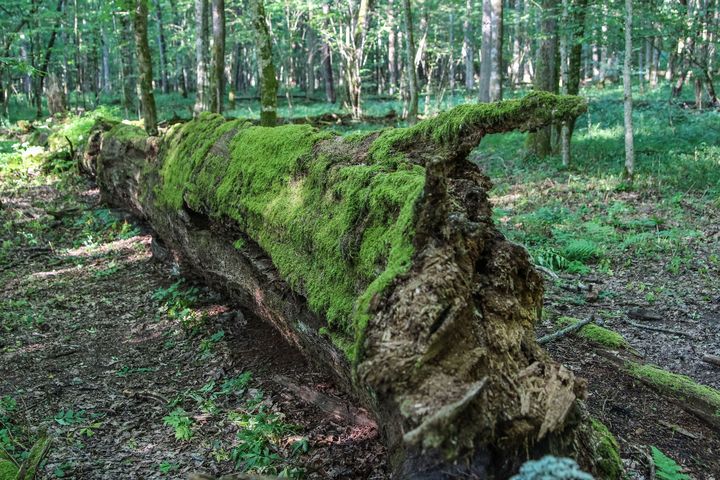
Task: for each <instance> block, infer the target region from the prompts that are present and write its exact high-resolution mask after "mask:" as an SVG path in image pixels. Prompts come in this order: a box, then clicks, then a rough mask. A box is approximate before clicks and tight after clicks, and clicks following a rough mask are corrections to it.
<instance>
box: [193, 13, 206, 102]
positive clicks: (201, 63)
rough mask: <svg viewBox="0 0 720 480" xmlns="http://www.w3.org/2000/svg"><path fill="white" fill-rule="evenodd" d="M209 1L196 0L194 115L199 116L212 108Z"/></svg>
mask: <svg viewBox="0 0 720 480" xmlns="http://www.w3.org/2000/svg"><path fill="white" fill-rule="evenodd" d="M208 2H209V0H195V68H196V73H195V82H196V89H195V107H194V109H193V113H194V115H195V116H198V115H199V114H200V112H204V111H206V110H207V109H208V108H210V104H209V100H210V99H209V98H208V97H209V96H210V92H209V78H208V65H207V64H208V48H209V41H208V37H209V34H210V33H209V30H210V27H209V10H210V6H209V3H208Z"/></svg>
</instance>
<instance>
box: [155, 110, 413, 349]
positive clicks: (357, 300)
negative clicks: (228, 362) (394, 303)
mask: <svg viewBox="0 0 720 480" xmlns="http://www.w3.org/2000/svg"><path fill="white" fill-rule="evenodd" d="M223 135H226V136H225V137H223ZM331 136H332V134H329V133H322V132H319V131H318V130H316V129H314V128H312V127H310V126H307V125H287V126H282V127H275V128H266V127H254V126H251V125H249V124H247V123H242V122H224V121H223V119H222V117H220V116H213V115H206V116H203V117H202V118H201V119H200V120H198V121H192V122H188V123H187V124H185V125H183V126H181V127H179V128H178V129H176V130H174V131H173V132H171V133H170V135H169V137H168V138H167V140H166V148H167V149H166V151H165V155H164V163H163V166H162V169H161V184H160V187H159V188H158V189H157V192H156V194H157V198H158V203H159V204H160V205H162V206H165V207H166V208H173V209H179V208H181V207H182V206H183V202H184V203H185V204H187V206H188V207H190V208H191V209H193V210H195V211H198V212H207V213H209V214H210V215H213V216H216V217H228V218H231V219H233V220H234V221H235V222H237V224H238V225H239V226H240V227H241V228H242V229H243V231H244V232H245V233H246V234H247V235H249V236H250V237H251V238H252V239H253V240H255V241H257V242H258V243H259V244H260V246H261V247H262V248H263V249H264V250H265V251H266V252H267V253H268V254H269V255H270V257H271V258H272V260H273V263H274V264H275V266H276V267H277V268H278V270H279V271H280V273H281V275H282V276H283V277H284V278H285V280H286V281H287V282H288V283H289V284H290V285H291V286H292V287H293V288H295V289H297V290H298V291H300V292H303V293H304V294H305V296H306V297H307V299H308V303H309V305H310V307H311V308H312V309H313V310H315V311H317V312H322V313H323V314H324V315H325V317H326V318H327V319H328V322H329V323H328V327H329V336H330V337H331V338H332V339H333V342H334V343H335V344H336V345H337V346H338V347H340V348H341V349H342V350H343V351H345V352H346V353H347V354H348V356H349V357H351V358H352V357H354V356H355V346H354V345H355V342H356V339H358V338H361V335H362V331H363V329H364V328H365V326H366V324H367V320H368V315H367V313H366V312H367V308H368V305H369V303H370V300H371V299H372V297H373V295H374V294H375V293H377V292H380V291H382V290H383V289H384V288H385V287H387V285H389V283H390V282H391V281H392V280H393V279H394V278H395V277H396V276H397V275H398V274H400V273H402V272H404V271H406V270H407V269H408V268H409V266H410V261H411V257H412V254H413V247H412V238H413V233H414V231H413V215H414V205H415V202H416V201H417V199H418V198H419V197H420V195H421V193H422V189H423V186H424V183H425V171H424V169H423V168H422V167H420V166H417V165H412V164H410V163H408V162H407V161H404V160H403V159H401V158H399V157H398V158H396V159H394V160H392V161H387V159H384V161H377V160H370V161H368V162H366V163H364V164H353V163H352V162H348V161H347V160H348V158H343V157H342V155H339V156H338V158H329V157H328V156H326V155H313V154H312V153H313V148H314V147H315V145H316V144H317V142H319V141H320V140H323V139H326V138H329V137H331ZM221 137H223V138H221ZM228 157H229V160H228Z"/></svg>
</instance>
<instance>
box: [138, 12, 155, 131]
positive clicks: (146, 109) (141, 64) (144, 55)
mask: <svg viewBox="0 0 720 480" xmlns="http://www.w3.org/2000/svg"><path fill="white" fill-rule="evenodd" d="M147 2H148V0H136V2H135V14H134V15H133V23H134V26H135V44H136V47H137V58H138V68H139V70H140V78H139V82H138V83H139V85H140V101H141V102H142V111H143V120H144V122H145V131H146V132H147V134H148V135H157V134H158V129H157V114H156V112H155V96H154V95H153V84H152V82H153V73H152V58H151V57H150V45H149V44H148V35H147V33H148V32H147V30H148V28H147V17H148V4H147Z"/></svg>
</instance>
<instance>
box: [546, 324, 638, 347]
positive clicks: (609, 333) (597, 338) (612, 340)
mask: <svg viewBox="0 0 720 480" xmlns="http://www.w3.org/2000/svg"><path fill="white" fill-rule="evenodd" d="M579 321H580V320H578V319H577V318H572V317H560V318H558V319H557V320H556V323H557V324H558V325H560V326H569V325H573V324H576V323H578V322H579ZM576 333H577V335H579V336H581V337H582V338H585V339H586V340H590V341H591V342H595V343H599V344H600V345H603V346H605V347H608V348H615V349H620V348H630V345H629V344H628V343H627V340H625V337H623V336H622V335H620V334H619V333H618V332H616V331H614V330H610V329H609V328H605V327H601V326H599V325H594V324H592V323H590V324H588V325H585V326H584V327H582V328H581V329H580V330H579V331H578V332H576Z"/></svg>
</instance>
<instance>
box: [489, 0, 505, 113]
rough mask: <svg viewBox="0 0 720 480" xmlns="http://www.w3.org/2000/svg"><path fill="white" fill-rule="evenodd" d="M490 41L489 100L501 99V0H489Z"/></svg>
mask: <svg viewBox="0 0 720 480" xmlns="http://www.w3.org/2000/svg"><path fill="white" fill-rule="evenodd" d="M491 4H492V5H491V6H492V43H491V48H490V84H489V100H490V101H491V102H497V101H499V100H502V83H503V56H502V51H503V0H491Z"/></svg>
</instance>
